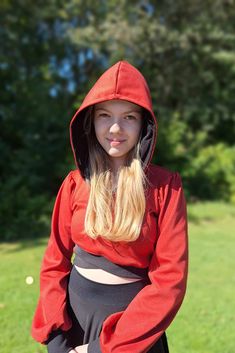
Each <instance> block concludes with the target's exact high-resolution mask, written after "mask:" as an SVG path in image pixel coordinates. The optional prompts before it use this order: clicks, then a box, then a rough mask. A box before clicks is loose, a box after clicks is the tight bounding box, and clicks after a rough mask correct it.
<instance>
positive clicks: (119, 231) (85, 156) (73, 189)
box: [32, 61, 188, 353]
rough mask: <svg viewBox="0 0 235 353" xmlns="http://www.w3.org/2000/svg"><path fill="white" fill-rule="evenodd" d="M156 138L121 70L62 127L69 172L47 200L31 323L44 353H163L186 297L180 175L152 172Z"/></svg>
mask: <svg viewBox="0 0 235 353" xmlns="http://www.w3.org/2000/svg"><path fill="white" fill-rule="evenodd" d="M156 131H157V122H156V118H155V116H154V112H153V110H152V104H151V98H150V93H149V89H148V86H147V83H146V81H145V79H144V77H143V76H142V75H141V73H140V72H139V71H138V70H137V69H136V68H134V67H133V66H132V65H130V64H129V63H128V62H126V61H119V62H118V63H116V64H115V65H114V66H112V67H111V68H109V69H108V70H107V71H106V72H105V73H104V74H103V75H102V76H101V77H100V78H99V80H98V81H97V82H96V83H95V85H94V86H93V88H92V89H91V90H90V92H89V93H88V95H87V96H86V98H85V99H84V101H83V103H82V105H81V107H80V109H79V110H78V111H77V112H76V114H75V115H74V117H73V119H72V121H71V124H70V138H71V145H72V150H73V153H74V158H75V162H76V165H77V168H76V170H74V171H71V172H70V173H69V174H68V176H67V177H66V178H65V180H64V182H63V184H62V186H61V188H60V190H59V193H58V195H57V198H56V201H55V206H54V210H53V215H52V225H51V235H50V239H49V242H48V246H47V249H46V252H45V255H44V258H43V262H42V268H41V275H40V298H39V302H38V306H37V309H36V312H35V316H34V320H33V324H32V335H33V337H34V338H35V339H36V340H37V341H39V342H41V343H44V344H47V348H48V352H49V353H84V352H85V353H101V352H102V353H144V352H151V353H167V352H168V346H167V339H166V335H165V330H166V329H167V327H168V326H169V325H170V323H171V322H172V320H173V319H174V317H175V315H176V313H177V311H178V310H179V308H180V306H181V303H182V301H183V298H184V295H185V290H186V280H187V270H188V244H187V219H186V206H185V198H184V194H183V190H182V184H181V179H180V176H179V174H178V173H177V172H170V171H168V170H166V169H164V168H162V167H159V166H155V165H153V164H151V159H152V156H153V152H154V149H155V141H156ZM73 253H74V259H73V264H72V263H71V258H72V255H73Z"/></svg>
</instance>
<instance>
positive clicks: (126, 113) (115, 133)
mask: <svg viewBox="0 0 235 353" xmlns="http://www.w3.org/2000/svg"><path fill="white" fill-rule="evenodd" d="M141 126H142V108H141V107H140V106H138V105H136V104H134V103H131V102H128V101H125V100H117V99H116V100H115V99H114V100H110V101H105V102H101V103H98V104H96V105H95V109H94V127H95V133H96V137H97V140H98V141H99V143H100V144H101V146H102V147H103V149H104V150H105V151H106V152H107V153H108V155H109V156H110V157H112V161H113V162H114V163H118V164H119V165H122V164H123V163H124V161H125V158H126V156H127V154H128V152H129V151H130V150H131V149H132V148H133V147H134V146H135V145H136V143H137V142H138V139H139V135H140V131H141Z"/></svg>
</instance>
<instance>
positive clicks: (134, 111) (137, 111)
mask: <svg viewBox="0 0 235 353" xmlns="http://www.w3.org/2000/svg"><path fill="white" fill-rule="evenodd" d="M98 110H105V111H106V112H109V113H111V111H110V110H108V109H106V108H96V109H95V111H98ZM128 113H141V109H138V108H137V109H134V108H133V109H131V110H128V111H126V112H123V113H122V114H128Z"/></svg>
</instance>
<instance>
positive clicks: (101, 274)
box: [75, 265, 141, 284]
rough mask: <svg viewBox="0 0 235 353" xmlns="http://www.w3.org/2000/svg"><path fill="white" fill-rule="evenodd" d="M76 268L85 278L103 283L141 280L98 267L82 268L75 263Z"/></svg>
mask: <svg viewBox="0 0 235 353" xmlns="http://www.w3.org/2000/svg"><path fill="white" fill-rule="evenodd" d="M75 268H76V270H77V271H78V272H79V273H80V274H81V275H82V276H83V277H86V278H87V279H90V280H91V281H94V282H97V283H103V284H124V283H131V282H137V281H141V278H128V277H120V276H116V275H114V274H112V273H109V272H107V271H104V270H102V269H99V268H97V269H96V268H95V269H93V268H82V267H79V266H76V265H75Z"/></svg>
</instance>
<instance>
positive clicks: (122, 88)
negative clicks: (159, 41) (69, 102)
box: [70, 61, 157, 178]
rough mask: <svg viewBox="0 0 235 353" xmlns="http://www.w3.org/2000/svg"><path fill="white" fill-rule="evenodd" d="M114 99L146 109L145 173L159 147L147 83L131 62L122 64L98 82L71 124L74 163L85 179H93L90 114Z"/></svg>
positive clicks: (143, 151) (142, 145)
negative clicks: (86, 123)
mask: <svg viewBox="0 0 235 353" xmlns="http://www.w3.org/2000/svg"><path fill="white" fill-rule="evenodd" d="M112 99H122V100H127V101H129V102H132V103H135V104H138V105H140V106H141V107H143V108H144V110H145V113H144V125H143V128H142V133H141V150H140V156H141V160H142V163H143V168H144V170H145V171H146V169H147V167H148V165H149V163H150V161H151V159H152V156H153V152H154V149H155V144H156V135H157V120H156V118H155V115H154V112H153V109H152V100H151V97H150V91H149V88H148V85H147V82H146V80H145V78H144V77H143V75H142V74H141V73H140V72H139V71H138V70H137V69H136V68H135V67H134V66H132V65H131V64H129V63H128V62H127V61H119V62H117V63H116V64H115V65H113V66H111V67H110V68H109V69H108V70H106V71H105V72H104V73H103V74H102V75H101V76H100V78H99V79H98V80H97V81H96V83H95V84H94V86H93V87H92V88H91V90H90V91H89V92H88V94H87V95H86V97H85V99H84V100H83V102H82V104H81V106H80V108H79V109H78V110H77V111H76V113H75V114H74V116H73V118H72V120H71V123H70V142H71V146H72V150H73V154H74V159H75V163H76V165H77V167H78V169H79V170H80V172H81V175H82V176H83V178H89V170H88V159H89V155H88V144H87V137H86V134H85V132H84V129H83V120H84V117H85V114H86V111H87V109H88V108H89V107H90V106H92V105H93V104H96V103H100V102H102V101H107V100H112Z"/></svg>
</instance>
